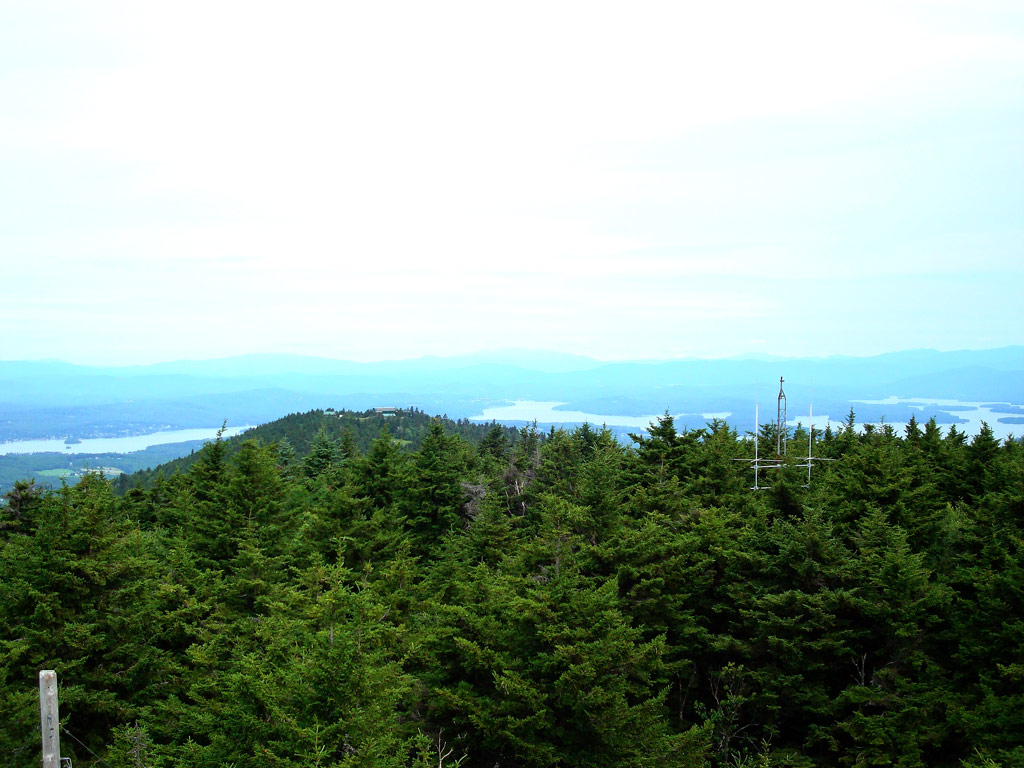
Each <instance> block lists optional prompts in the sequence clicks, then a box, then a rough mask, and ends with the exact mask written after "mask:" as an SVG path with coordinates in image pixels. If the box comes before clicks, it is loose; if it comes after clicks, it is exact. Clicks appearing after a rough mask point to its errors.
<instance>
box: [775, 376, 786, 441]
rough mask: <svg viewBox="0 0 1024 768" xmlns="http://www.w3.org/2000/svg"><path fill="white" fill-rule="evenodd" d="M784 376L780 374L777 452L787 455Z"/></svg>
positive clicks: (776, 437) (776, 423)
mask: <svg viewBox="0 0 1024 768" xmlns="http://www.w3.org/2000/svg"><path fill="white" fill-rule="evenodd" d="M782 382H783V378H782V377H781V376H779V412H778V416H777V417H776V422H775V425H776V430H777V432H776V436H775V453H776V455H778V456H785V455H786V439H785V434H786V393H785V392H783V391H782Z"/></svg>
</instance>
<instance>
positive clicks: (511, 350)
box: [0, 344, 1022, 368]
mask: <svg viewBox="0 0 1024 768" xmlns="http://www.w3.org/2000/svg"><path fill="white" fill-rule="evenodd" d="M1020 346H1022V345H1020V344H1004V345H1000V346H994V347H959V348H949V349H941V348H937V347H917V348H913V349H885V350H882V351H880V352H874V353H868V354H860V355H857V354H845V353H842V352H837V353H833V354H821V355H792V356H787V355H778V354H772V353H770V352H748V353H739V354H734V355H688V356H678V357H618V358H603V357H597V356H594V355H581V354H577V353H574V352H558V351H556V350H553V349H544V348H540V347H538V348H530V347H505V348H499V349H478V350H474V351H470V352H465V353H460V354H454V353H453V354H421V355H411V356H408V357H379V358H364V359H356V358H354V357H348V358H346V357H330V356H327V355H318V354H315V353H300V352H240V353H238V354H230V355H210V356H206V357H180V358H166V359H164V358H161V359H155V358H154V359H152V360H141V361H137V362H110V363H98V362H94V361H91V360H85V359H82V360H76V359H70V358H60V357H52V356H49V357H46V356H40V357H24V358H2V359H0V363H22V362H25V363H62V364H69V365H76V366H86V367H90V366H91V367H97V368H132V367H148V366H159V365H173V364H178V363H181V364H188V363H208V362H218V361H231V360H244V359H246V358H254V359H259V358H275V357H295V358H305V359H309V360H323V361H328V362H339V363H356V364H374V363H407V362H415V361H419V360H431V359H436V360H451V359H460V358H495V359H500V360H512V361H513V362H514V358H515V357H517V356H527V355H538V356H542V357H545V358H552V357H553V358H561V357H564V358H577V359H580V360H586V361H592V362H595V363H600V364H605V363H662V362H687V361H698V362H699V361H706V362H720V361H728V360H737V361H742V360H748V361H764V362H776V361H777V362H781V363H784V362H787V361H796V360H802V361H815V360H822V361H824V360H829V359H845V358H849V359H852V360H861V359H868V358H874V357H880V356H883V355H890V354H900V353H918V352H923V353H928V352H936V353H947V352H949V353H956V352H968V353H969V352H992V351H997V350H1002V349H1010V348H1014V347H1020Z"/></svg>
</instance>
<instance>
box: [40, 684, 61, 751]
mask: <svg viewBox="0 0 1024 768" xmlns="http://www.w3.org/2000/svg"><path fill="white" fill-rule="evenodd" d="M39 720H40V730H41V731H42V735H43V768H60V714H59V713H58V712H57V673H56V672H54V671H53V670H52V669H41V670H39Z"/></svg>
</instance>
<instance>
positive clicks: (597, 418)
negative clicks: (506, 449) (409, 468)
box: [470, 400, 731, 429]
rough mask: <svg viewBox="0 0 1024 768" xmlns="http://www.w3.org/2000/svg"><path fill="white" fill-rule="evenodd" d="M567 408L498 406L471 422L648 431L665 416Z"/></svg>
mask: <svg viewBox="0 0 1024 768" xmlns="http://www.w3.org/2000/svg"><path fill="white" fill-rule="evenodd" d="M558 405H565V403H563V402H558V401H538V400H516V401H514V402H513V403H512V404H511V405H498V406H494V407H491V408H484V411H483V413H481V414H480V415H479V416H470V421H527V422H529V421H537V422H539V423H541V424H582V423H583V422H588V423H590V424H593V425H595V426H601V425H602V424H607V425H608V426H616V427H635V428H637V429H647V428H648V427H649V426H651V424H652V423H657V421H658V419H659V418H661V416H663V415H664V414H661V413H657V414H651V415H650V416H615V415H613V414H603V413H585V412H584V411H556V410H555V406H558ZM673 415H674V416H675V417H676V418H679V417H680V416H698V415H699V416H700V417H701V418H703V419H704V420H705V421H710V420H711V419H713V418H719V419H724V418H726V417H727V416H730V415H731V414H730V413H701V414H697V413H689V414H687V413H680V414H673Z"/></svg>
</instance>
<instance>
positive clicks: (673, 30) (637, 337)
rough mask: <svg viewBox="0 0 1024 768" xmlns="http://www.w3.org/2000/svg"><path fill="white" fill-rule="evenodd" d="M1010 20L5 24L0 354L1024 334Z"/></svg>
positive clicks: (99, 15) (861, 14) (880, 11)
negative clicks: (1023, 332)
mask: <svg viewBox="0 0 1024 768" xmlns="http://www.w3.org/2000/svg"><path fill="white" fill-rule="evenodd" d="M1022 257H1024V4H1022V3H1020V2H1019V1H1018V0H1013V1H1008V2H987V1H986V0H969V1H965V2H945V1H943V0H934V1H933V2H912V1H909V0H885V2H871V1H870V0H869V1H868V2H858V3H855V4H854V3H823V2H820V0H814V1H813V2H786V1H785V0H782V1H781V2H775V3H764V2H728V1H726V2H717V3H697V2H678V1H677V2H669V3H644V2H636V1H635V0H631V2H629V3H626V2H622V3H602V2H592V1H591V2H564V3H563V2H552V1H550V0H549V1H547V2H538V3H532V2H523V1H521V0H520V1H518V2H516V3H481V2H465V3H449V2H443V0H442V1H438V2H430V3H423V2H398V3H395V2H379V3H366V2H340V1H335V2H325V3H304V2H293V3H288V4H280V3H275V4H271V3H251V2H248V3H234V2H231V3H226V2H215V1H214V2H211V1H210V0H203V2H188V1H178V2H174V3H138V2H125V3H112V2H106V1H105V0H90V2H74V3H72V2H66V3H60V2H46V0H41V1H40V2H33V3H14V2H6V3H0V279H2V280H3V283H4V285H3V294H2V299H0V359H7V360H13V359H41V358H56V359H63V360H68V361H71V362H79V363H94V364H105V365H106V364H135V363H148V362H156V361H162V360H177V359H204V358H211V357H220V356H229V355H237V354H248V353H297V354H310V355H320V356H324V357H333V358H342V359H350V360H379V359H396V358H408V357H418V356H421V355H427V354H429V355H457V354H467V353H472V352H476V351H480V350H487V349H497V348H508V347H516V348H542V349H550V350H555V351H559V352H567V353H574V354H582V355H589V356H592V357H596V358H598V359H604V360H618V359H636V358H677V357H725V356H731V355H739V354H751V353H763V354H776V355H785V356H819V355H832V354H846V355H870V354H877V353H880V352H886V351H892V350H899V349H911V348H924V347H927V348H935V349H965V348H966V349H975V348H989V347H998V346H1004V345H1009V344H1020V343H1024V335H1022V329H1024V302H1022V300H1021V299H1022V288H1024V258H1022Z"/></svg>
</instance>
